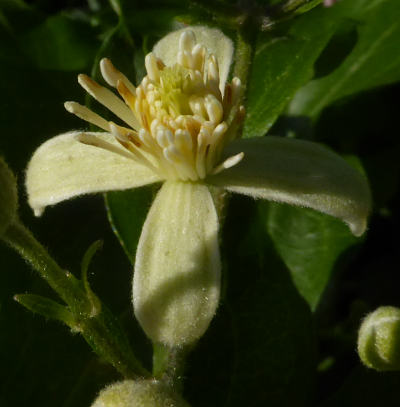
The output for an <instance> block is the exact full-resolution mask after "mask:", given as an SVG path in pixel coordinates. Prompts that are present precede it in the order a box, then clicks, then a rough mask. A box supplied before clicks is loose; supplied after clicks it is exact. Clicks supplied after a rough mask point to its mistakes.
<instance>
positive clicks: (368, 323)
mask: <svg viewBox="0 0 400 407" xmlns="http://www.w3.org/2000/svg"><path fill="white" fill-rule="evenodd" d="M358 354H359V356H360V359H361V361H362V362H363V363H364V364H365V365H366V366H367V367H370V368H372V369H375V370H379V371H385V370H400V309H398V308H395V307H379V308H378V309H377V310H375V311H374V312H372V313H371V314H369V315H368V316H367V317H366V318H365V319H364V321H363V323H362V324H361V327H360V331H359V333H358Z"/></svg>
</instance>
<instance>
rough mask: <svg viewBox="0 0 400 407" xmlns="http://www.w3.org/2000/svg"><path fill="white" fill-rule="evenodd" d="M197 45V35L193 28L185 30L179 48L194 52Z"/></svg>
mask: <svg viewBox="0 0 400 407" xmlns="http://www.w3.org/2000/svg"><path fill="white" fill-rule="evenodd" d="M195 45H196V36H195V35H194V32H193V31H191V30H186V31H184V32H183V33H182V34H181V36H180V38H179V50H180V51H186V52H192V49H193V47H194V46H195Z"/></svg>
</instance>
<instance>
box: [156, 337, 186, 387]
mask: <svg viewBox="0 0 400 407" xmlns="http://www.w3.org/2000/svg"><path fill="white" fill-rule="evenodd" d="M188 353H189V348H187V347H183V348H178V347H173V348H172V347H169V346H166V345H163V344H161V343H154V344H153V375H154V377H157V378H159V379H161V380H164V381H165V382H166V383H167V384H168V385H169V386H170V387H172V388H173V389H174V391H176V392H179V393H181V392H182V390H183V378H184V377H183V374H184V370H185V361H186V356H187V354H188Z"/></svg>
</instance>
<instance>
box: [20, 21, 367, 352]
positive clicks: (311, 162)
mask: <svg viewBox="0 0 400 407" xmlns="http://www.w3.org/2000/svg"><path fill="white" fill-rule="evenodd" d="M232 55H233V46H232V42H231V40H229V39H228V38H227V37H225V36H224V35H223V34H222V33H221V32H220V31H218V30H216V29H209V28H206V27H192V28H191V29H183V30H180V31H176V32H173V33H171V34H169V35H167V36H166V37H164V38H163V39H162V40H161V41H160V42H158V43H157V44H156V46H155V47H154V50H153V53H150V54H149V55H147V56H146V59H145V65H146V69H147V75H146V76H145V77H144V78H143V80H142V82H141V84H140V85H139V86H138V87H136V88H135V86H134V85H132V83H131V82H130V81H129V80H128V79H127V77H126V76H125V75H123V74H122V73H121V72H119V71H118V70H117V69H116V68H115V67H114V66H113V65H112V64H111V62H110V61H109V60H108V59H103V60H102V61H101V63H100V67H101V72H102V75H103V77H104V79H105V81H106V82H107V83H108V84H109V85H111V86H112V87H114V88H116V89H117V91H118V92H119V94H120V96H121V97H122V99H123V100H122V99H120V98H119V97H117V96H116V95H115V94H114V93H113V92H111V91H110V90H108V89H107V88H105V87H102V86H100V85H99V84H97V83H96V82H94V81H93V80H92V79H90V78H89V77H87V76H85V75H80V76H79V78H78V80H79V83H80V84H81V85H82V86H83V87H84V88H85V89H86V91H87V92H89V93H90V94H91V95H92V96H93V97H94V98H95V99H96V100H97V101H98V102H100V103H101V104H103V105H104V106H105V107H107V108H108V109H109V110H110V111H111V112H112V113H114V114H115V116H117V117H118V118H119V119H120V120H121V122H119V123H118V124H117V123H114V122H111V121H106V120H105V119H103V118H102V117H100V116H99V115H97V114H96V113H94V112H92V111H91V110H89V109H87V108H86V107H84V106H81V105H79V104H78V103H75V102H67V103H66V104H65V106H66V109H67V110H68V111H69V112H71V113H74V114H76V115H77V116H79V117H80V118H82V119H84V120H86V121H88V122H90V123H92V124H94V125H96V126H97V127H99V128H101V129H103V130H105V131H106V132H105V133H88V132H79V131H75V132H70V133H67V134H62V135H59V136H57V137H55V138H53V139H51V140H49V141H47V142H46V143H44V144H43V145H42V146H41V147H40V148H39V149H38V150H37V151H36V152H35V154H34V156H33V157H32V159H31V161H30V163H29V167H28V171H27V181H26V185H27V190H28V195H29V203H30V205H31V206H32V208H33V209H34V211H35V213H36V214H38V215H39V214H41V212H42V211H43V209H44V208H45V207H46V206H47V205H52V204H55V203H57V202H60V201H62V200H65V199H69V198H72V197H74V196H77V195H81V194H85V193H92V192H103V191H110V190H123V189H129V188H135V187H139V186H142V185H146V184H152V183H157V182H163V186H162V188H161V189H160V191H159V192H158V194H157V197H156V198H155V201H154V203H153V205H152V207H151V209H150V211H149V214H148V216H147V219H146V222H145V224H144V227H143V231H142V234H141V237H140V241H139V245H138V249H137V257H136V262H135V273H134V283H133V302H134V308H135V314H136V316H137V318H138V320H139V322H140V323H141V325H142V327H143V328H144V330H145V332H146V333H147V334H148V335H149V336H150V338H152V339H153V340H154V341H157V342H163V343H167V344H170V345H177V344H184V343H190V342H192V341H194V340H196V339H198V338H199V337H200V336H201V335H202V334H203V332H204V331H205V329H206V328H207V326H208V324H209V322H210V320H211V318H212V316H213V315H214V313H215V310H216V307H217V304H218V300H219V291H220V268H221V266H220V258H219V249H218V216H217V212H216V209H215V206H214V202H213V198H212V196H211V194H210V191H209V188H208V186H209V185H212V186H215V187H219V188H225V189H226V190H228V191H233V192H238V193H241V194H246V195H250V196H252V197H255V198H264V199H269V200H274V201H279V202H286V203H290V204H294V205H300V206H305V207H310V208H313V209H316V210H319V211H321V212H324V213H327V214H329V215H332V216H335V217H338V218H340V219H342V220H343V221H344V222H346V223H347V224H348V225H349V227H350V229H351V230H352V232H353V233H354V234H355V235H360V234H362V233H363V232H364V230H365V227H366V218H367V215H368V212H369V208H370V193H369V188H368V185H367V183H366V181H365V179H364V178H363V177H362V176H361V175H360V174H358V172H356V171H355V170H353V169H352V168H351V167H350V166H349V165H348V164H347V163H346V162H345V161H344V160H343V159H342V158H340V157H339V156H337V155H336V154H334V153H333V152H331V151H329V150H328V149H326V148H324V147H322V146H320V145H317V144H315V143H311V142H306V141H300V140H294V139H285V138H279V137H262V138H253V139H246V140H234V139H235V136H236V133H237V129H238V127H239V126H240V123H241V121H242V119H243V117H244V108H243V106H241V105H240V95H241V89H240V87H241V83H240V80H239V79H238V78H233V79H232V81H231V82H230V83H229V82H227V78H228V74H229V68H230V64H231V60H232Z"/></svg>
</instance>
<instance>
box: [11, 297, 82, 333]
mask: <svg viewBox="0 0 400 407" xmlns="http://www.w3.org/2000/svg"><path fill="white" fill-rule="evenodd" d="M14 300H15V301H17V302H19V303H20V304H21V305H23V306H24V307H25V308H28V309H29V310H30V311H32V312H35V313H36V314H40V315H42V316H44V317H46V318H50V319H56V320H58V321H61V322H64V323H65V324H66V325H68V326H69V327H71V328H73V329H77V328H78V327H77V326H76V323H75V320H74V317H73V315H72V314H71V312H70V311H69V310H68V308H67V307H65V306H63V305H60V304H58V303H57V302H55V301H53V300H50V299H49V298H45V297H42V296H41V295H35V294H18V295H15V296H14Z"/></svg>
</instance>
